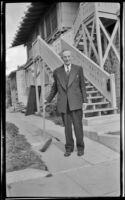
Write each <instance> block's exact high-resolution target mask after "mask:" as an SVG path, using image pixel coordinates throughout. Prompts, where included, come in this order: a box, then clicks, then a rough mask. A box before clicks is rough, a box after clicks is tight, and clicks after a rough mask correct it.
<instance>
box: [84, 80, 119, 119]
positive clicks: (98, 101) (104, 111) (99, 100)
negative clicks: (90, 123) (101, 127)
mask: <svg viewBox="0 0 125 200" xmlns="http://www.w3.org/2000/svg"><path fill="white" fill-rule="evenodd" d="M85 85H86V86H85V87H86V93H87V99H88V103H87V108H86V110H85V111H84V114H83V117H84V118H88V117H96V116H104V115H109V114H115V113H116V110H117V108H116V109H114V108H112V106H111V103H110V102H109V101H108V100H107V99H106V98H105V97H104V96H103V95H102V94H101V93H100V92H99V91H98V90H97V89H96V88H95V87H94V86H93V85H92V84H91V83H90V82H89V81H88V80H87V79H86V80H85Z"/></svg>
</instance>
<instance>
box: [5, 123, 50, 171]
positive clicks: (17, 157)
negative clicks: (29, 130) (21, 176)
mask: <svg viewBox="0 0 125 200" xmlns="http://www.w3.org/2000/svg"><path fill="white" fill-rule="evenodd" d="M27 167H31V168H35V169H41V170H46V171H47V170H48V168H47V166H46V165H45V163H44V162H43V161H42V160H41V158H40V157H39V156H38V154H37V153H36V152H35V151H34V150H33V149H32V146H31V145H30V144H29V143H28V142H27V140H26V138H25V136H24V135H22V134H19V129H18V127H17V126H15V125H14V124H12V123H10V122H6V171H7V172H11V171H15V170H21V169H25V168H27Z"/></svg>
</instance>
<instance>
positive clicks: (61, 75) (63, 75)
mask: <svg viewBox="0 0 125 200" xmlns="http://www.w3.org/2000/svg"><path fill="white" fill-rule="evenodd" d="M58 78H59V82H60V83H61V85H62V87H63V88H64V89H65V90H66V73H65V69H64V66H62V67H61V68H60V70H59V71H58Z"/></svg>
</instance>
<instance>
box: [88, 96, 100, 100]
mask: <svg viewBox="0 0 125 200" xmlns="http://www.w3.org/2000/svg"><path fill="white" fill-rule="evenodd" d="M102 98H104V97H103V96H96V97H95V96H94V97H87V99H102Z"/></svg>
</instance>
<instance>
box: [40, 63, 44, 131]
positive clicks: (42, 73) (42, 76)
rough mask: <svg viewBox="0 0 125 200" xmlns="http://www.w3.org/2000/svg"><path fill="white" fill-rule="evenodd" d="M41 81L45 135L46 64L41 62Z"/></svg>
mask: <svg viewBox="0 0 125 200" xmlns="http://www.w3.org/2000/svg"><path fill="white" fill-rule="evenodd" d="M40 80H41V95H42V107H43V134H44V133H45V104H44V101H45V63H44V62H43V61H40Z"/></svg>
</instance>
